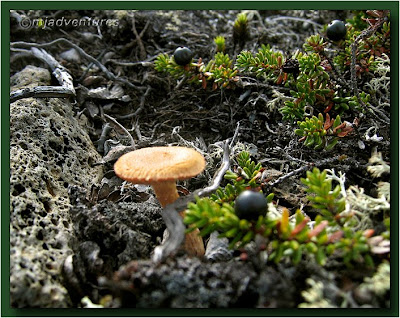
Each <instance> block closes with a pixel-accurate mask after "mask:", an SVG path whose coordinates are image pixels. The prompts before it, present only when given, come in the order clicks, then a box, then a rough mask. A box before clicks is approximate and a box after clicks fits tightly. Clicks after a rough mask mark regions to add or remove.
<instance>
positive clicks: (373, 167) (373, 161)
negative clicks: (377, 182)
mask: <svg viewBox="0 0 400 318" xmlns="http://www.w3.org/2000/svg"><path fill="white" fill-rule="evenodd" d="M367 170H368V172H369V173H371V175H372V176H373V177H375V178H377V177H380V176H381V175H382V174H384V173H390V166H389V165H388V164H387V163H386V162H385V161H383V158H382V153H381V152H378V151H377V150H376V149H375V150H374V151H373V153H372V156H371V158H370V159H369V165H368V167H367Z"/></svg>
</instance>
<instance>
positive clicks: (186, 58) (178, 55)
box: [174, 47, 193, 65]
mask: <svg viewBox="0 0 400 318" xmlns="http://www.w3.org/2000/svg"><path fill="white" fill-rule="evenodd" d="M192 58H193V52H192V51H191V50H190V49H188V48H187V47H178V48H177V49H176V50H175V52H174V60H175V62H176V64H178V65H187V64H189V63H190V61H191V60H192Z"/></svg>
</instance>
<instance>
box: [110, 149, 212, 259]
mask: <svg viewBox="0 0 400 318" xmlns="http://www.w3.org/2000/svg"><path fill="white" fill-rule="evenodd" d="M204 168H205V159H204V157H203V156H202V155H201V154H200V153H198V152H197V151H195V150H193V149H191V148H186V147H149V148H142V149H139V150H134V151H131V152H128V153H126V154H124V155H122V156H121V157H120V158H119V159H118V160H117V162H116V163H115V164H114V171H115V174H116V175H117V176H118V177H120V178H121V179H123V180H126V181H129V182H132V183H135V184H148V185H151V186H152V188H153V190H154V192H155V194H156V196H157V199H158V201H159V202H160V204H161V206H162V207H165V206H166V205H168V204H170V203H173V202H174V201H175V200H176V199H177V198H178V197H179V194H178V191H177V189H176V180H185V179H189V178H191V177H194V176H196V175H198V174H199V173H201V172H202V171H203V170H204ZM183 214H184V212H182V213H181V216H182V217H183ZM198 233H199V230H198V229H197V231H193V232H190V233H188V234H186V235H185V242H184V249H185V250H186V252H187V253H188V254H190V255H196V256H202V255H204V243H203V239H202V238H201V236H199V235H198Z"/></svg>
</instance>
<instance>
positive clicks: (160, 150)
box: [114, 147, 206, 184]
mask: <svg viewBox="0 0 400 318" xmlns="http://www.w3.org/2000/svg"><path fill="white" fill-rule="evenodd" d="M205 165H206V161H205V159H204V157H203V156H202V155H201V154H200V153H199V152H197V151H196V150H194V149H191V148H186V147H149V148H141V149H138V150H134V151H131V152H128V153H126V154H124V155H122V156H121V157H120V158H119V159H118V160H117V162H116V163H115V164H114V171H115V174H116V175H117V176H118V177H120V178H121V179H124V180H126V181H130V182H132V183H141V184H152V183H156V182H162V181H172V180H184V179H189V178H191V177H194V176H196V175H198V174H199V173H200V172H202V171H203V170H204V168H205Z"/></svg>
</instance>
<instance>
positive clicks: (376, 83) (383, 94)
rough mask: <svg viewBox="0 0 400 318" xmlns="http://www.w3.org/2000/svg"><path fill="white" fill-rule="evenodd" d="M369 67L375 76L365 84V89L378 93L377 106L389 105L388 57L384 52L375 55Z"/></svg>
mask: <svg viewBox="0 0 400 318" xmlns="http://www.w3.org/2000/svg"><path fill="white" fill-rule="evenodd" d="M371 69H372V71H373V72H374V75H375V76H374V78H373V79H371V80H370V81H369V83H367V84H366V85H365V87H366V89H368V90H370V91H371V92H379V93H380V96H379V105H377V107H384V106H390V58H389V57H388V56H387V55H386V54H385V53H383V54H382V56H381V57H376V58H375V61H374V62H373V66H372V68H371Z"/></svg>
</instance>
